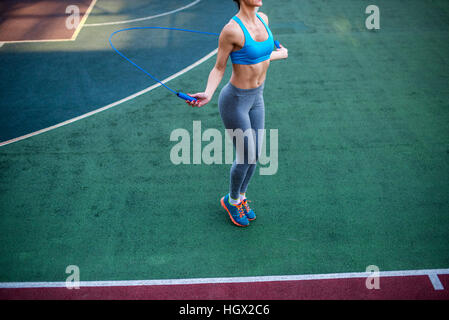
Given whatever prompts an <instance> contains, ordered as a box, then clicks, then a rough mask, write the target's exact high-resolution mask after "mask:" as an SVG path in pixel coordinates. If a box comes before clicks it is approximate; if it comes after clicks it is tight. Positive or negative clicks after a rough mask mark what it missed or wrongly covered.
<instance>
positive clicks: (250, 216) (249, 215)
mask: <svg viewBox="0 0 449 320" xmlns="http://www.w3.org/2000/svg"><path fill="white" fill-rule="evenodd" d="M248 202H249V201H248V200H246V199H243V201H242V206H243V210H244V211H245V215H246V217H247V218H248V220H249V221H253V220H256V214H255V213H254V210H253V209H251V208H250V207H249V205H248Z"/></svg>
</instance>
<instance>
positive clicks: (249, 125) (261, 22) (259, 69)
mask: <svg viewBox="0 0 449 320" xmlns="http://www.w3.org/2000/svg"><path fill="white" fill-rule="evenodd" d="M233 1H235V2H236V3H237V5H238V7H239V12H238V13H237V15H236V16H234V17H233V18H232V19H231V20H230V21H229V22H228V24H226V25H225V26H224V28H223V30H222V31H221V33H220V38H219V42H218V53H217V61H216V64H215V66H214V68H213V69H212V71H211V72H210V74H209V78H208V81H207V87H206V90H205V91H204V92H200V93H195V94H191V96H192V97H194V98H196V99H197V101H186V102H187V103H188V104H190V105H191V106H192V107H202V106H204V105H205V104H207V103H208V102H209V101H210V100H211V99H212V96H213V95H214V92H215V90H216V89H217V87H218V85H219V83H220V81H221V79H222V78H223V75H224V73H225V69H226V63H227V61H228V58H229V56H230V57H231V61H232V75H231V79H230V81H229V82H228V83H227V84H226V85H225V86H224V87H223V89H222V90H221V92H220V96H219V98H218V107H219V110H220V115H221V118H222V120H223V123H224V125H225V127H226V129H228V130H227V131H228V132H230V131H229V130H234V131H233V132H234V133H235V132H248V131H247V130H250V132H252V134H249V135H248V134H246V135H244V136H243V138H242V140H239V139H238V138H239V137H237V136H235V135H234V136H233V142H234V146H235V149H236V160H234V163H233V164H232V167H231V174H230V187H229V189H230V190H229V194H227V195H226V196H224V197H223V198H222V199H221V200H220V202H221V205H222V206H223V208H224V209H225V210H226V211H227V212H228V214H229V217H230V218H231V221H232V222H233V223H234V224H235V225H237V226H240V227H245V226H247V225H249V221H251V220H254V219H255V218H256V215H255V213H254V211H253V210H252V209H250V208H249V206H248V201H247V200H246V196H245V193H246V190H247V188H248V184H249V181H250V179H251V177H252V175H253V174H254V171H255V168H256V161H257V159H258V155H259V154H260V148H261V145H262V139H261V137H259V134H257V133H259V132H261V131H258V130H261V129H263V128H264V116H265V111H264V101H263V88H264V83H265V77H266V73H267V69H268V66H269V65H270V61H273V60H279V59H286V58H287V57H288V51H287V49H286V48H284V47H283V46H282V45H281V46H280V48H279V49H277V50H276V51H273V49H274V40H273V35H272V33H271V31H270V29H269V28H268V17H267V16H266V15H265V14H263V13H262V12H259V13H257V10H258V8H259V7H261V6H262V0H233ZM237 129H241V131H239V130H237ZM235 130H237V131H235ZM251 130H253V131H251ZM237 141H243V145H242V147H241V148H239V145H238V144H237V145H236V143H237Z"/></svg>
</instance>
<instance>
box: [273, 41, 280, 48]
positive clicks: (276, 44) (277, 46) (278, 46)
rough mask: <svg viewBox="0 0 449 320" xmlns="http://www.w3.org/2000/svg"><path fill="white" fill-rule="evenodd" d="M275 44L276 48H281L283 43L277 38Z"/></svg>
mask: <svg viewBox="0 0 449 320" xmlns="http://www.w3.org/2000/svg"><path fill="white" fill-rule="evenodd" d="M274 45H275V46H276V48H278V49H280V48H281V43H280V42H279V41H277V40H275V41H274Z"/></svg>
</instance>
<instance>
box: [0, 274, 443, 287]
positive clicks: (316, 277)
mask: <svg viewBox="0 0 449 320" xmlns="http://www.w3.org/2000/svg"><path fill="white" fill-rule="evenodd" d="M438 274H449V269H428V270H403V271H381V272H379V273H378V275H379V277H408V276H428V277H429V278H430V279H431V280H432V278H434V277H435V276H437V275H438ZM372 276H373V273H371V272H349V273H327V274H305V275H285V276H260V277H228V278H192V279H162V280H123V281H80V283H79V285H80V287H120V286H161V285H191V284H214V283H216V284H219V283H245V282H273V281H301V280H329V279H354V278H368V277H372ZM438 282H439V286H435V284H434V283H433V282H432V284H433V285H434V289H435V290H443V289H444V288H443V286H442V284H441V282H440V281H439V280H438ZM66 285H67V284H66V282H1V283H0V289H12V288H63V287H66Z"/></svg>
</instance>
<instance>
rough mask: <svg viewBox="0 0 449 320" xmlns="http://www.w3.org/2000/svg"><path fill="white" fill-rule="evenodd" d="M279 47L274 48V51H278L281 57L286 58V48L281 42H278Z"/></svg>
mask: <svg viewBox="0 0 449 320" xmlns="http://www.w3.org/2000/svg"><path fill="white" fill-rule="evenodd" d="M279 46H280V48H277V49H276V52H279V53H280V54H281V57H280V58H281V59H287V58H288V49H287V48H286V47H284V46H283V45H282V44H280V43H279Z"/></svg>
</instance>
